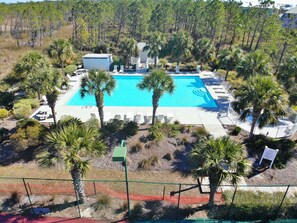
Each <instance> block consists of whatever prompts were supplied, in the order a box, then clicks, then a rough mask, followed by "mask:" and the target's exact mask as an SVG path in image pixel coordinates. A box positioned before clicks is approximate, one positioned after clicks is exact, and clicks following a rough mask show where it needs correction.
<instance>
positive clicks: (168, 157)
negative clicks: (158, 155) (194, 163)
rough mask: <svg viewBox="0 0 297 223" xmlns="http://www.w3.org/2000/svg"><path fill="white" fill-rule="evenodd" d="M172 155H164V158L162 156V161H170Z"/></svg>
mask: <svg viewBox="0 0 297 223" xmlns="http://www.w3.org/2000/svg"><path fill="white" fill-rule="evenodd" d="M172 158H173V157H172V154H171V153H166V154H165V155H164V156H163V159H165V160H168V161H169V160H172Z"/></svg>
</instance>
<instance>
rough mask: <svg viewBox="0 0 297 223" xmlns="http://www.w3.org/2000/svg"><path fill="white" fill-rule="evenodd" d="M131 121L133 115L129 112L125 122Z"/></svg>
mask: <svg viewBox="0 0 297 223" xmlns="http://www.w3.org/2000/svg"><path fill="white" fill-rule="evenodd" d="M132 120H133V115H132V113H131V112H127V114H126V118H125V121H127V122H130V121H132Z"/></svg>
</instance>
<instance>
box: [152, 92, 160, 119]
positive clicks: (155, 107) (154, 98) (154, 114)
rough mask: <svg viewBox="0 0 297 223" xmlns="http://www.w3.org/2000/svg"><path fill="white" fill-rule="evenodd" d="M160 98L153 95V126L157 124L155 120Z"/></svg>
mask: <svg viewBox="0 0 297 223" xmlns="http://www.w3.org/2000/svg"><path fill="white" fill-rule="evenodd" d="M158 102H159V97H158V96H157V95H156V94H155V93H153V118H152V119H153V120H152V125H154V124H155V119H156V111H157V108H158V106H159V103H158Z"/></svg>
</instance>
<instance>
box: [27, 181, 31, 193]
mask: <svg viewBox="0 0 297 223" xmlns="http://www.w3.org/2000/svg"><path fill="white" fill-rule="evenodd" d="M27 185H28V188H29V192H30V194H31V195H32V190H31V187H30V184H29V183H27Z"/></svg>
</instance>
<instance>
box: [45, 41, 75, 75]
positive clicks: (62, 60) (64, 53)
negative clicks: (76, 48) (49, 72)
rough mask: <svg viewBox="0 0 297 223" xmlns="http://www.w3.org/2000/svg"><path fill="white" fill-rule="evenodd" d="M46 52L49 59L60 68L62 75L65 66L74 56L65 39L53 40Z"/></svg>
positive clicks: (70, 46)
mask: <svg viewBox="0 0 297 223" xmlns="http://www.w3.org/2000/svg"><path fill="white" fill-rule="evenodd" d="M47 52H48V55H49V57H51V58H53V59H54V60H55V61H56V63H57V64H58V65H59V66H60V67H61V68H62V72H63V74H64V67H65V64H66V63H67V61H69V60H70V59H72V57H73V56H74V52H73V48H72V45H71V43H70V42H69V41H68V40H65V39H58V40H54V41H53V43H52V44H51V45H50V46H49V48H48V50H47Z"/></svg>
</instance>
